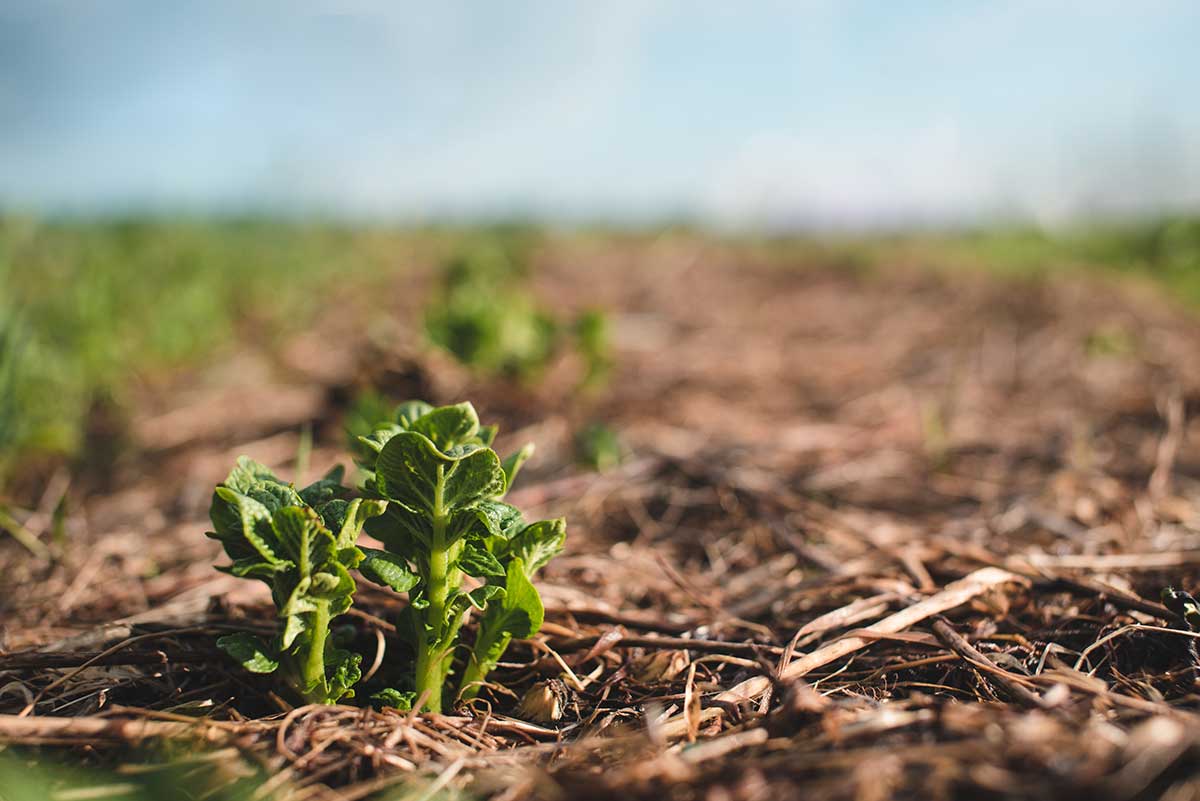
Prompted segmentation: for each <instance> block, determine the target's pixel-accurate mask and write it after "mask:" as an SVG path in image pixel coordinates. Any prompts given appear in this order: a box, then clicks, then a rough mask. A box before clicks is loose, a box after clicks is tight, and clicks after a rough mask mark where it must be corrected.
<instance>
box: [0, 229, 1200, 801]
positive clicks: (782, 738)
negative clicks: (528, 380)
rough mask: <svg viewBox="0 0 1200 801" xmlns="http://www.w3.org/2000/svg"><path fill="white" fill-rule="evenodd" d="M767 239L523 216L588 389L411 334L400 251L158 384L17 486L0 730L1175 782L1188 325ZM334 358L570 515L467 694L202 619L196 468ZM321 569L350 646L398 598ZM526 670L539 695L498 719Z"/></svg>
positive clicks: (206, 558)
mask: <svg viewBox="0 0 1200 801" xmlns="http://www.w3.org/2000/svg"><path fill="white" fill-rule="evenodd" d="M778 262H779V260H778V259H770V260H768V259H766V258H765V257H761V256H756V255H754V254H753V253H752V252H750V251H745V250H738V249H735V248H731V247H723V246H715V245H711V244H702V243H697V242H695V241H694V240H676V239H669V238H664V239H660V240H655V241H651V242H643V243H629V242H626V243H623V244H622V243H603V244H601V243H597V242H587V241H581V240H575V241H570V242H567V241H563V242H557V243H552V244H551V245H549V246H548V247H547V248H545V250H544V251H543V252H542V253H541V255H540V257H539V267H540V269H539V270H538V272H537V279H536V280H537V289H538V292H539V293H540V294H541V295H542V297H543V298H545V299H547V300H549V301H553V302H555V303H556V304H558V305H560V306H561V307H562V308H564V309H568V310H572V309H579V308H583V307H585V306H601V307H606V308H607V309H609V310H610V312H611V314H612V319H613V323H614V328H615V332H614V333H615V339H616V354H615V355H616V358H617V369H616V372H615V375H614V377H613V380H612V382H611V384H610V385H609V387H608V388H607V389H605V390H603V391H601V392H598V393H594V394H589V395H583V394H581V393H579V392H577V391H576V390H575V386H576V382H577V379H578V375H579V369H580V368H579V365H578V364H575V363H574V361H573V357H571V356H570V355H564V356H563V358H562V359H560V360H559V362H558V363H557V364H556V365H555V366H554V368H553V369H552V370H551V371H550V373H549V375H547V376H546V377H545V380H544V381H543V382H541V383H540V384H539V385H538V386H537V387H534V388H530V387H520V386H511V385H501V384H498V383H495V382H488V381H484V380H480V379H475V378H472V377H471V376H469V375H467V374H466V373H465V372H464V371H463V370H461V369H460V368H458V367H457V366H455V365H453V364H450V363H449V362H448V361H447V360H446V358H445V357H443V356H441V355H439V354H437V353H431V352H429V351H427V350H425V349H423V348H422V347H421V346H420V344H419V337H418V324H417V314H418V310H419V309H420V307H421V303H422V298H423V295H424V291H425V288H426V287H427V285H428V274H427V272H426V271H423V270H418V271H417V272H416V273H414V275H413V276H411V277H410V278H409V279H407V280H406V281H405V282H404V283H403V285H399V286H397V288H396V291H395V295H394V297H391V298H384V299H382V300H381V301H380V303H379V304H377V305H376V306H373V307H371V308H364V309H363V313H362V314H361V315H358V316H352V315H344V314H343V315H339V316H338V317H336V318H331V319H328V320H325V321H322V322H321V323H320V324H319V325H318V326H317V327H316V328H315V329H314V330H313V331H311V332H309V333H307V334H305V335H303V336H299V337H296V338H295V339H294V340H293V341H292V342H291V343H290V344H289V345H288V346H287V347H285V348H283V349H282V351H280V352H278V353H265V352H262V351H260V350H257V349H255V348H254V347H253V345H252V344H250V343H247V345H246V347H245V348H244V349H243V350H242V351H241V352H240V353H239V354H237V355H236V357H234V358H232V359H229V360H226V361H224V362H223V363H222V364H221V365H218V366H214V367H213V368H211V369H209V370H207V371H203V372H201V373H196V374H189V375H181V376H179V377H178V380H177V381H176V385H175V386H174V388H173V389H171V390H170V391H168V392H165V393H159V394H156V395H155V396H154V397H147V398H145V400H144V404H143V406H142V409H141V411H140V412H139V414H138V416H137V418H136V419H135V421H134V426H133V430H134V432H135V434H136V436H137V437H138V439H139V443H140V445H139V448H138V449H137V450H136V451H134V452H132V453H131V454H127V455H126V457H125V458H124V460H123V461H122V462H120V463H119V464H118V465H117V466H116V467H115V468H113V469H112V470H111V471H108V472H106V474H105V475H103V476H89V477H85V478H79V479H76V480H75V482H74V484H73V485H72V486H70V487H69V492H68V496H69V498H70V501H71V507H70V508H71V513H70V514H69V515H68V516H67V518H66V520H65V522H64V523H63V524H62V525H60V526H57V527H56V525H55V523H54V519H55V516H54V515H53V509H54V506H55V503H56V501H57V500H58V497H59V496H60V495H61V494H62V491H63V487H64V484H65V483H66V481H65V479H63V478H62V477H60V480H58V481H56V482H52V484H53V486H52V487H51V489H50V491H48V492H47V494H46V500H45V502H43V504H42V505H41V507H40V508H38V509H33V510H30V512H29V514H28V515H26V516H24V525H25V527H26V528H27V529H28V530H29V531H30V532H31V533H33V534H35V535H38V536H40V537H41V538H42V540H43V541H46V542H50V541H51V538H52V533H51V532H52V530H53V529H55V528H58V529H59V534H60V540H59V541H58V542H55V543H52V545H51V548H52V550H53V551H54V552H55V554H56V558H54V559H52V560H43V559H37V558H33V557H32V556H31V555H30V553H29V552H28V551H27V550H25V549H23V548H21V547H20V546H18V545H17V544H15V543H14V542H12V541H6V542H4V543H2V544H0V572H2V574H3V575H4V576H5V586H6V587H7V588H8V592H7V593H5V594H4V596H3V597H2V598H0V614H2V615H3V618H2V620H3V628H2V629H0V713H5V716H4V717H2V718H0V740H4V741H8V742H13V743H18V744H22V745H45V746H56V747H65V748H68V749H71V750H70V751H69V752H68V753H72V754H75V755H77V756H80V757H85V758H86V759H88V760H91V761H101V762H113V761H117V762H120V761H122V760H129V759H130V756H129V755H130V754H131V753H132V752H131V751H130V750H129V749H130V747H131V744H132V743H134V742H139V741H144V740H146V739H147V738H150V739H159V738H171V739H177V738H180V737H183V738H188V737H198V738H202V739H205V740H208V741H209V742H211V743H214V744H215V745H216V746H217V747H220V748H235V749H237V751H239V752H240V753H241V754H242V755H243V756H244V757H245V758H246V759H247V761H249V762H250V763H251V764H257V765H260V766H262V767H263V768H264V769H265V770H266V771H267V772H269V773H271V774H273V775H276V776H279V777H280V778H278V779H276V780H275V781H276V782H278V784H277V785H276V786H275V789H276V790H277V791H278V792H279V793H280V797H296V798H330V799H334V798H339V799H353V798H362V797H365V796H366V795H368V794H369V793H372V792H376V791H380V790H383V789H384V788H388V787H392V786H394V785H396V784H398V783H401V782H414V784H413V786H414V787H416V786H417V785H416V784H415V782H418V781H423V780H425V779H429V780H433V781H435V782H436V783H438V786H439V787H446V788H450V789H454V788H465V789H466V790H467V791H468V792H470V793H472V794H474V795H477V796H481V797H495V798H503V799H524V798H539V799H540V798H545V799H557V798H608V797H625V798H647V799H662V798H671V799H693V798H695V799H710V800H711V801H724V800H725V799H731V800H732V799H737V800H738V801H741V800H743V799H745V801H750V799H764V801H765V800H766V799H775V798H788V797H810V798H829V799H834V798H837V799H842V798H846V799H861V800H863V801H875V800H876V799H879V800H882V799H891V798H958V797H962V798H979V797H1021V798H1073V797H1082V796H1083V795H1084V794H1086V793H1091V794H1094V795H1096V796H1097V797H1103V798H1152V797H1170V798H1177V799H1184V798H1195V797H1200V768H1198V767H1197V765H1200V762H1197V758H1198V757H1200V716H1198V714H1197V712H1198V707H1200V703H1198V702H1200V696H1198V694H1197V693H1198V689H1197V688H1198V686H1200V685H1198V684H1197V673H1196V670H1197V669H1198V665H1197V659H1196V653H1195V649H1194V647H1193V646H1192V643H1193V642H1194V639H1192V638H1191V637H1189V636H1188V632H1187V627H1186V625H1185V624H1184V623H1183V621H1182V620H1180V619H1178V618H1177V617H1176V616H1175V615H1174V614H1172V613H1171V612H1170V611H1168V610H1167V609H1166V608H1164V607H1163V606H1161V605H1160V604H1159V603H1158V597H1159V593H1160V590H1161V589H1162V588H1163V587H1165V586H1167V585H1173V586H1177V587H1183V588H1186V589H1192V588H1195V587H1196V585H1197V579H1198V576H1200V569H1198V568H1200V451H1197V450H1196V448H1195V447H1194V445H1193V443H1195V442H1197V441H1198V440H1197V437H1198V435H1200V431H1197V424H1196V423H1195V422H1193V421H1194V420H1195V419H1196V417H1197V415H1196V412H1197V411H1200V325H1197V323H1196V320H1195V319H1194V318H1193V317H1192V316H1190V315H1189V314H1188V313H1186V312H1184V311H1182V310H1179V309H1177V308H1174V307H1173V306H1172V304H1171V303H1170V302H1169V301H1167V300H1165V299H1164V298H1163V297H1161V296H1159V295H1157V294H1155V293H1153V292H1150V291H1147V290H1145V289H1144V288H1142V287H1137V286H1124V287H1118V286H1113V285H1109V284H1101V283H1097V282H1093V281H1089V280H1086V279H1083V278H1079V277H1071V278H1063V279H1061V280H1051V281H1040V282H1014V281H1004V280H1000V279H997V278H995V277H989V276H986V275H982V274H979V273H975V272H971V273H967V272H961V273H954V272H949V273H947V272H939V273H934V272H931V271H927V270H921V269H918V268H916V267H913V266H905V265H894V266H888V267H886V268H880V269H877V270H872V271H869V272H864V271H861V270H858V271H852V270H848V269H845V268H835V267H821V266H812V265H789V264H780V263H778ZM385 312H386V314H385ZM1114 343H1115V344H1114ZM366 386H374V387H377V388H378V389H380V390H382V391H384V392H387V393H389V394H391V395H392V396H393V397H395V398H396V399H403V398H404V397H408V396H423V397H426V398H427V399H428V400H431V401H434V402H451V401H458V400H462V399H470V400H472V401H473V402H474V403H475V405H476V407H477V408H478V409H479V411H480V415H481V417H483V418H484V419H485V421H486V420H492V421H496V422H500V423H501V424H502V431H503V432H504V437H503V439H502V440H501V445H502V446H506V445H508V444H511V443H519V442H521V441H525V440H533V441H535V442H536V443H537V445H538V448H539V451H538V453H539V455H538V458H537V460H536V462H535V463H534V464H533V465H531V467H530V468H529V469H528V472H526V473H524V474H523V475H522V478H521V480H520V482H519V484H518V489H517V490H516V491H515V492H514V494H513V496H512V499H513V502H514V503H517V504H518V505H520V506H522V507H524V508H526V509H527V510H528V512H529V513H530V514H534V515H546V514H563V515H566V517H567V518H568V520H569V540H568V549H567V553H566V554H565V555H564V556H562V557H560V558H559V559H558V560H556V561H554V562H553V563H551V564H550V566H549V567H548V568H547V569H546V570H545V573H544V575H543V577H542V579H541V582H540V586H541V588H542V592H543V597H544V599H545V602H546V605H547V609H548V614H547V625H546V627H545V629H544V631H543V632H542V633H541V635H539V636H538V638H537V641H536V642H530V643H518V644H516V645H515V646H514V647H513V648H512V649H511V650H510V652H509V654H508V656H507V660H508V661H507V662H506V663H505V665H504V666H503V668H502V669H501V670H500V671H498V675H496V677H495V678H496V681H497V684H498V685H499V686H498V687H497V688H495V689H494V691H493V692H491V693H490V694H488V693H485V696H486V697H485V702H484V703H481V704H480V705H478V706H477V707H476V708H474V709H471V710H460V711H457V712H455V713H453V714H450V715H446V716H412V715H404V714H398V713H394V712H391V711H385V712H375V711H370V710H365V709H358V708H351V707H335V708H319V709H318V708H299V709H293V708H291V707H290V706H289V705H288V704H287V702H286V701H285V700H283V699H280V698H278V697H276V696H274V695H273V694H272V693H270V692H269V690H270V686H269V684H264V683H261V682H258V681H256V680H254V679H252V678H251V677H249V676H247V675H246V674H242V673H240V672H239V671H238V670H237V669H234V668H232V667H231V666H230V665H228V664H227V663H226V662H224V661H223V658H222V657H221V655H220V654H219V652H217V651H216V650H215V648H214V647H213V645H212V640H213V635H214V634H215V633H218V632H220V631H222V630H226V629H229V628H231V627H247V626H249V627H262V626H263V625H265V623H264V621H267V620H268V617H267V616H268V614H269V613H268V611H267V610H268V606H267V605H266V602H265V601H266V599H265V598H264V595H263V593H260V591H259V590H258V588H257V586H255V585H252V584H251V583H250V582H243V581H240V580H237V579H233V578H229V577H226V576H223V575H221V574H217V573H216V572H215V571H213V569H212V565H213V563H214V561H220V559H219V556H218V554H219V549H218V548H217V547H216V546H215V544H214V543H213V542H212V541H210V540H208V539H206V538H205V537H204V536H203V532H204V531H205V530H206V528H207V520H206V511H207V504H208V498H209V492H210V491H211V487H212V485H213V484H214V483H215V482H216V481H218V480H220V479H221V478H222V477H223V476H224V474H225V472H226V471H227V470H228V468H229V466H230V465H231V463H232V461H233V459H234V458H235V457H236V456H237V455H238V454H241V453H246V454H249V455H251V456H254V457H255V458H257V459H259V460H260V461H263V462H266V463H268V464H270V465H272V466H274V467H276V468H278V469H279V470H280V471H281V472H282V474H284V475H288V476H290V475H292V471H293V469H294V467H295V465H294V459H295V454H296V453H297V449H298V447H299V443H300V439H301V431H302V430H303V429H304V428H305V427H306V426H310V427H311V430H312V432H313V450H312V458H311V468H310V469H309V470H308V474H309V475H308V476H307V477H308V478H309V479H311V478H313V477H315V476H316V474H317V473H318V472H320V471H322V470H323V469H324V468H326V467H328V466H329V465H331V464H333V463H334V462H336V461H338V460H339V459H343V458H344V457H343V454H344V436H343V434H342V432H341V420H342V414H343V412H344V409H345V406H346V404H347V401H348V399H349V398H351V397H352V396H353V395H354V393H355V392H356V391H357V389H359V388H362V387H366ZM591 420H603V421H605V422H606V423H608V424H609V425H610V426H612V427H613V428H615V429H616V430H618V431H619V432H620V434H621V436H622V438H623V440H624V443H625V445H626V447H627V448H628V450H629V457H628V459H627V460H626V461H625V463H624V464H623V465H622V466H621V467H619V468H617V469H615V470H613V471H611V472H608V473H605V474H599V475H597V474H594V473H589V472H587V471H584V470H581V469H579V468H577V467H575V466H574V464H573V458H572V451H571V441H572V435H573V432H574V431H576V430H578V429H579V428H580V427H581V426H582V425H584V424H585V423H587V422H588V421H591ZM501 449H502V450H503V447H502V448H501ZM297 480H298V483H299V481H300V480H302V477H298V479H297ZM358 598H359V601H358V608H359V609H360V610H362V612H363V614H356V615H355V616H352V617H350V618H348V620H349V622H351V623H353V624H354V626H355V627H356V631H357V634H356V636H357V640H356V645H357V648H358V650H360V651H361V652H362V653H363V654H364V666H369V665H371V663H372V661H373V660H374V659H375V656H376V654H377V653H379V649H380V648H382V649H383V654H384V657H383V659H382V665H381V667H380V671H379V675H380V676H381V677H383V676H386V674H387V672H388V671H389V669H390V668H389V665H393V664H394V665H398V666H399V668H402V667H403V664H402V663H403V661H404V660H405V659H406V658H407V657H406V656H405V655H404V654H403V651H402V646H400V645H399V644H398V643H397V642H394V641H393V639H392V633H391V632H392V629H391V626H390V623H389V622H388V621H389V620H391V619H393V618H394V615H395V613H396V610H397V609H398V608H399V606H400V605H401V604H402V601H401V600H400V599H399V598H397V597H393V596H390V595H387V594H385V593H384V592H382V591H378V590H372V589H369V588H367V587H365V586H364V587H362V588H361V589H360V593H359V596H358ZM559 659H561V660H562V664H560V662H559ZM563 664H565V665H567V666H569V667H570V669H571V673H572V675H573V676H574V677H575V678H574V679H573V678H571V677H570V676H568V677H567V680H566V682H565V686H566V693H565V698H564V703H563V706H564V708H565V714H564V716H563V718H562V719H561V720H559V721H556V722H552V723H535V722H531V721H528V720H522V719H521V718H520V716H519V715H518V714H517V712H516V707H517V701H516V699H517V698H518V697H519V696H520V695H521V694H523V693H524V692H525V691H526V690H527V689H528V688H529V687H530V686H532V685H533V684H534V683H535V682H538V681H542V680H547V679H557V678H561V677H562V675H563V674H564V670H563ZM755 677H760V678H757V679H756V678H755ZM576 679H577V680H578V686H575V687H572V686H571V685H572V684H574V683H575V681H576ZM734 688H738V689H736V690H735V689H734ZM764 689H765V690H766V693H765V694H764V693H763V692H762V690H764ZM747 695H749V696H751V697H750V698H749V699H747V698H746V696H747ZM18 716H20V717H18ZM419 777H425V779H420V778H419ZM209 778H210V780H211V779H212V777H209ZM288 794H291V795H288Z"/></svg>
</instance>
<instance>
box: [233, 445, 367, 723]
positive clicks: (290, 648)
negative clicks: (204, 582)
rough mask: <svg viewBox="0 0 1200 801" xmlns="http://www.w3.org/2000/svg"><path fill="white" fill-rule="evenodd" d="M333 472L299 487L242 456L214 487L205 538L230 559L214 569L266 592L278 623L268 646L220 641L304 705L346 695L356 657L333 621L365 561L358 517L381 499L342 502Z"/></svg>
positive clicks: (338, 473)
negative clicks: (262, 586) (263, 587)
mask: <svg viewBox="0 0 1200 801" xmlns="http://www.w3.org/2000/svg"><path fill="white" fill-rule="evenodd" d="M341 480H342V470H341V468H336V469H335V470H333V471H332V472H330V473H329V474H328V475H326V476H325V477H324V478H322V479H321V480H319V481H317V482H315V483H313V484H311V485H309V486H307V487H305V488H304V489H301V490H296V488H295V487H294V486H293V485H291V484H286V483H284V482H282V481H280V480H279V479H278V478H277V477H276V476H275V475H274V473H272V472H271V471H270V470H268V469H267V468H266V467H264V466H263V465H261V464H258V463H257V462H254V461H252V460H250V459H248V458H246V457H242V458H240V459H238V462H237V466H236V467H234V469H233V470H232V471H231V472H230V474H229V476H228V477H227V478H226V479H225V481H224V482H222V483H221V484H220V485H218V486H217V488H216V491H215V492H214V493H213V499H212V507H211V509H210V512H209V515H210V517H211V518H212V523H213V527H214V528H215V529H216V531H214V532H210V533H209V536H210V537H213V538H214V539H217V540H220V541H221V544H222V545H224V547H225V552H226V553H227V554H228V555H229V558H230V559H232V560H233V564H231V565H229V566H228V567H221V568H218V569H219V570H222V571H223V572H226V573H230V574H231V575H234V576H238V577H240V578H249V579H258V580H260V581H262V582H264V583H265V584H266V585H267V586H268V587H270V588H271V598H272V600H273V601H274V603H275V608H276V610H277V615H278V617H279V618H280V620H281V621H282V627H281V629H280V631H279V632H278V633H277V635H276V636H275V637H274V638H273V639H272V640H271V642H270V643H264V642H263V641H262V640H260V639H259V638H258V637H255V636H254V635H252V634H249V633H244V632H243V633H237V634H231V635H227V636H224V637H221V638H220V639H219V640H217V645H218V646H220V648H221V649H222V650H224V651H225V652H226V653H228V654H229V655H230V656H231V657H233V658H234V659H235V660H236V661H237V662H239V663H240V664H241V665H242V666H243V667H245V668H246V669H247V670H249V671H250V672H252V673H263V674H275V675H277V676H278V677H279V678H280V680H281V682H282V684H283V685H284V686H285V687H286V688H288V689H289V690H290V691H291V692H292V693H293V694H295V695H296V696H297V697H299V698H301V699H303V700H304V701H305V702H306V703H322V704H332V703H335V702H337V701H338V700H339V699H340V698H343V697H347V698H349V697H353V695H354V690H353V689H352V687H353V686H354V685H355V684H356V683H357V682H358V680H359V678H360V676H361V672H360V670H359V663H360V661H361V659H362V657H361V656H360V655H358V654H353V653H350V652H349V651H346V650H343V649H342V648H340V647H338V644H337V643H336V642H335V641H334V639H335V638H334V637H333V636H332V630H331V626H330V624H331V622H332V620H333V618H335V617H337V616H338V615H340V614H342V613H343V612H345V611H346V610H347V609H349V608H350V605H351V602H352V599H353V595H354V591H355V584H354V579H353V578H352V577H351V576H350V569H352V568H354V567H357V566H358V564H359V563H360V562H362V560H363V552H362V551H360V550H359V549H358V547H357V546H356V544H355V543H356V542H357V541H358V536H359V533H360V532H361V531H362V527H363V523H364V522H365V521H366V520H367V519H368V518H370V517H373V516H376V515H379V514H381V513H382V511H383V504H382V503H381V502H379V501H373V500H363V499H354V500H347V499H346V496H347V495H348V494H349V493H348V491H347V490H346V488H345V487H343V486H342V484H341Z"/></svg>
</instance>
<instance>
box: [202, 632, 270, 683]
mask: <svg viewBox="0 0 1200 801" xmlns="http://www.w3.org/2000/svg"><path fill="white" fill-rule="evenodd" d="M217 647H218V648H220V649H221V650H222V651H224V652H225V653H227V654H229V656H231V657H232V658H233V660H234V661H235V662H237V663H238V664H239V665H241V666H242V667H244V668H245V669H246V670H248V671H250V672H251V673H274V672H275V671H276V670H277V669H278V668H279V660H278V659H276V658H275V656H274V655H272V654H271V652H270V650H269V649H268V648H267V646H266V645H264V644H263V642H262V640H260V639H258V638H257V637H255V636H254V635H253V634H247V633H246V632H242V631H239V632H238V633H236V634H226V635H225V636H223V637H218V638H217Z"/></svg>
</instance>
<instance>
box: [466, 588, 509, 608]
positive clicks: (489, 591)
mask: <svg viewBox="0 0 1200 801" xmlns="http://www.w3.org/2000/svg"><path fill="white" fill-rule="evenodd" d="M503 592H504V588H503V587H501V586H499V585H498V584H484V585H483V586H482V587H476V588H475V589H473V590H471V591H470V592H468V593H467V594H466V595H465V596H463V597H464V598H466V599H467V602H468V603H469V604H471V606H473V607H475V608H476V609H486V608H487V604H488V601H490V600H491V599H492V598H495V597H496V596H497V595H500V594H501V593H503Z"/></svg>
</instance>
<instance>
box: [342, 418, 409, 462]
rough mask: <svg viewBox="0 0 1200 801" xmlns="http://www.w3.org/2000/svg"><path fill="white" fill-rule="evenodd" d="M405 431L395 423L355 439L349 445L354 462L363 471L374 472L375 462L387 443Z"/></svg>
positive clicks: (387, 424)
mask: <svg viewBox="0 0 1200 801" xmlns="http://www.w3.org/2000/svg"><path fill="white" fill-rule="evenodd" d="M404 430H405V429H404V428H403V427H402V426H398V425H396V424H395V423H386V424H384V425H382V426H379V427H377V428H376V429H375V430H374V431H372V432H371V433H370V434H367V435H366V436H365V437H356V438H355V439H354V441H353V442H352V443H351V451H352V453H353V455H354V461H355V462H356V463H357V464H358V465H359V466H360V467H362V468H363V469H364V470H368V471H374V470H375V460H376V459H378V458H379V452H380V451H382V450H383V446H384V445H386V444H387V443H388V441H389V440H390V439H391V438H392V437H394V436H396V435H397V434H399V433H400V432H401V431H404Z"/></svg>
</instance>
